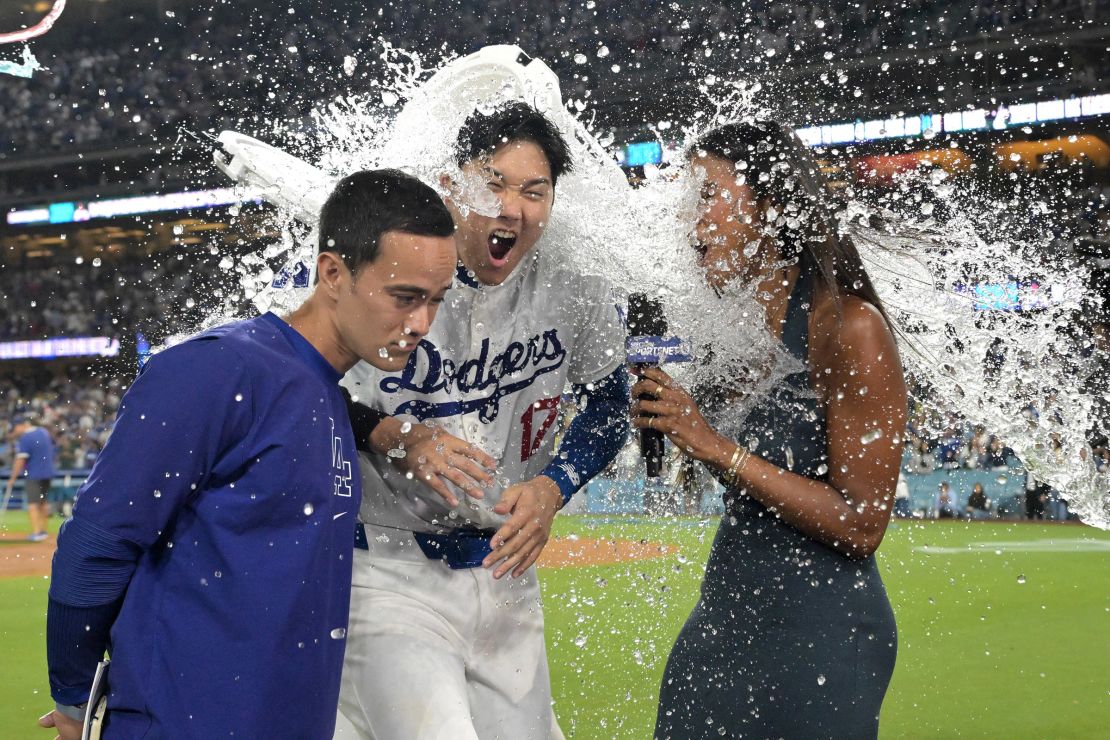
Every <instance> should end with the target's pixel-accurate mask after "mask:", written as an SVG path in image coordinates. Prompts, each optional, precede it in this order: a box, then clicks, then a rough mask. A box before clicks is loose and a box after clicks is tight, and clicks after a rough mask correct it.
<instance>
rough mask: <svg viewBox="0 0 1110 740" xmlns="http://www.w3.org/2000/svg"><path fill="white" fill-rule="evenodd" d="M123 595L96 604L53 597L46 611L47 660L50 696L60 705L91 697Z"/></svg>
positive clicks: (74, 703) (67, 704) (84, 700)
mask: <svg viewBox="0 0 1110 740" xmlns="http://www.w3.org/2000/svg"><path fill="white" fill-rule="evenodd" d="M122 603H123V598H122V597H120V598H119V599H117V600H116V601H114V602H112V603H109V604H103V605H101V606H93V607H77V606H70V605H68V604H62V603H61V602H58V601H55V600H54V599H50V603H49V606H48V607H47V610H46V662H47V666H48V667H49V672H50V695H51V697H52V698H53V699H54V701H56V702H57V703H58V704H62V705H66V706H77V705H79V704H84V703H85V702H86V701H88V699H89V688H90V687H91V686H92V681H93V676H94V675H95V673H96V665H97V663H98V662H100V661H101V660H102V659H103V657H104V652H105V650H106V649H107V647H108V638H109V634H110V632H111V629H112V624H113V623H114V622H115V621H116V617H117V616H118V615H119V610H120V606H121V604H122Z"/></svg>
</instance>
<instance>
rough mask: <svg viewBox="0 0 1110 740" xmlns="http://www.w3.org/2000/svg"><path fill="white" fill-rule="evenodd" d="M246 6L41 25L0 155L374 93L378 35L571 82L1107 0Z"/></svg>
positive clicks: (809, 55) (788, 56)
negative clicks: (531, 61) (497, 46)
mask: <svg viewBox="0 0 1110 740" xmlns="http://www.w3.org/2000/svg"><path fill="white" fill-rule="evenodd" d="M158 5H160V4H158ZM251 5H253V3H237V4H232V5H230V6H229V5H218V6H215V7H209V6H208V5H206V4H203V3H202V4H199V5H197V6H195V7H189V6H185V5H174V6H173V7H175V10H172V11H166V12H164V14H161V15H159V14H158V10H157V9H156V4H154V3H151V4H150V5H149V9H148V10H146V11H145V12H146V13H147V15H146V16H145V17H144V16H143V15H142V14H137V15H130V16H129V17H127V18H126V19H123V18H121V19H120V23H119V24H113V23H112V22H111V21H110V20H105V19H102V20H101V22H99V23H98V24H96V25H95V26H90V27H89V28H87V29H81V33H80V34H76V33H72V34H71V36H72V38H68V39H67V37H65V36H64V35H63V33H62V31H55V32H53V33H52V34H48V35H47V36H44V37H43V38H42V39H41V40H39V41H36V43H35V47H34V51H35V53H36V54H37V55H39V56H40V61H41V62H42V63H43V64H44V65H45V66H46V67H47V68H48V69H47V70H45V71H41V72H38V73H36V74H35V75H34V77H33V78H32V79H31V80H25V79H21V78H14V77H8V76H0V110H3V111H4V119H5V120H4V126H2V127H0V156H2V155H8V154H16V155H27V154H33V153H36V152H39V151H45V150H50V149H57V148H62V147H74V146H76V147H92V146H99V145H108V144H120V143H148V144H149V143H151V141H152V137H159V138H160V139H161V140H163V141H164V140H166V139H167V138H168V139H170V140H172V138H173V137H174V136H176V135H177V133H178V132H179V131H180V129H181V128H183V127H188V128H190V129H192V130H203V129H209V128H215V129H217V130H218V129H219V128H226V127H231V126H235V127H241V126H242V125H243V121H244V118H243V117H244V115H245V112H246V114H247V115H250V114H253V115H255V116H259V117H262V118H269V117H273V116H279V117H281V118H282V119H284V120H287V121H288V120H298V119H301V118H303V117H304V116H305V115H306V114H307V113H308V112H309V110H310V109H311V108H312V107H313V106H314V105H316V104H318V103H319V102H321V101H325V100H328V99H330V98H331V97H333V96H334V95H336V94H340V93H353V92H369V91H370V88H371V87H372V83H373V81H374V80H375V79H376V78H379V77H380V76H381V73H382V69H383V68H382V63H381V59H380V55H381V46H380V44H379V42H378V39H379V38H385V39H388V41H389V42H390V43H391V44H392V45H393V46H394V47H400V48H404V49H409V50H414V51H419V52H421V53H423V54H424V55H425V56H426V57H431V58H432V59H434V58H436V57H438V56H442V55H443V54H444V53H457V54H466V53H469V52H472V51H475V50H477V49H478V48H480V47H482V46H485V45H486V44H489V43H505V42H515V43H519V44H520V45H521V46H522V47H523V48H524V49H526V50H529V51H531V52H532V53H534V54H536V55H537V56H539V57H541V58H543V59H544V60H545V61H547V62H548V63H549V64H551V65H552V66H553V67H554V68H555V69H556V71H557V72H558V73H559V74H560V77H562V78H563V79H564V80H566V81H567V84H568V89H573V88H572V87H571V76H572V74H573V73H575V72H585V71H593V70H594V69H595V68H596V67H597V65H604V67H605V68H608V67H610V66H611V65H613V64H616V65H621V64H623V65H625V66H629V65H633V64H640V65H644V64H646V65H651V64H652V63H654V62H660V63H661V62H664V61H665V60H667V59H671V60H678V61H684V60H697V59H701V60H703V61H704V60H705V59H707V58H708V56H709V54H708V53H707V50H708V48H709V47H713V48H716V49H718V50H719V52H721V53H723V54H727V55H729V58H735V59H754V58H760V59H764V60H766V59H768V58H771V57H774V58H775V59H776V60H782V62H783V63H786V62H789V63H806V62H808V61H819V60H823V59H828V58H830V57H829V56H828V54H829V53H833V54H835V55H836V56H837V58H852V57H855V56H859V55H874V54H880V53H883V52H885V51H889V50H896V49H899V48H903V47H905V46H906V45H908V44H911V43H912V44H914V45H915V46H916V47H918V48H920V47H922V46H929V45H935V44H938V43H943V42H948V41H952V40H956V39H968V38H974V37H976V36H980V35H984V34H1007V33H1013V32H1017V31H1022V32H1025V31H1031V32H1036V33H1044V32H1046V31H1049V30H1051V29H1053V28H1056V27H1060V28H1062V27H1070V28H1075V27H1078V26H1081V25H1082V24H1084V23H1086V22H1090V21H1093V20H1095V19H1097V18H1098V17H1100V15H1099V14H1100V13H1101V14H1102V17H1104V16H1105V14H1106V12H1107V10H1110V0H1025V1H1024V2H997V1H996V0H977V1H976V0H955V1H953V0H947V1H942V0H907V1H906V2H903V3H883V2H878V1H877V0H857V1H855V2H848V1H847V0H834V1H833V2H816V1H815V0H801V1H800V2H794V3H772V2H770V0H747V2H743V3H736V2H721V1H719V0H718V1H717V2H706V3H701V4H699V6H698V7H697V8H696V9H691V8H687V7H684V6H683V5H680V4H678V3H670V4H666V3H657V2H653V1H652V0H627V1H626V2H621V3H615V2H612V1H611V0H552V1H551V2H546V3H542V4H541V3H535V4H523V5H522V4H520V3H517V2H510V0H484V1H483V2H480V3H479V2H475V1H474V0H429V1H428V2H423V3H403V4H401V3H397V4H388V5H382V6H378V7H374V8H371V7H360V6H358V5H357V4H351V3H342V4H338V5H335V4H331V3H323V2H320V0H301V1H300V2H297V1H294V2H291V3H290V4H289V12H288V13H276V12H267V13H256V12H254V11H255V10H256V9H254V8H252V7H250V6H251ZM375 5H377V4H375ZM283 7H285V6H283ZM103 12H106V13H107V12H111V11H110V8H108V7H107V6H106V7H105V9H104V10H103ZM117 25H118V26H119V27H117ZM124 27H125V28H126V30H125V32H122V33H120V32H118V31H119V30H120V29H121V28H124ZM718 58H719V57H718ZM583 65H587V66H583Z"/></svg>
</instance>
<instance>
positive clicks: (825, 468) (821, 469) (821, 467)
mask: <svg viewBox="0 0 1110 740" xmlns="http://www.w3.org/2000/svg"><path fill="white" fill-rule="evenodd" d="M813 472H815V473H817V475H824V474H825V473H827V472H829V466H828V465H826V464H825V463H821V464H820V465H818V466H817V469H816V470H814V471H813Z"/></svg>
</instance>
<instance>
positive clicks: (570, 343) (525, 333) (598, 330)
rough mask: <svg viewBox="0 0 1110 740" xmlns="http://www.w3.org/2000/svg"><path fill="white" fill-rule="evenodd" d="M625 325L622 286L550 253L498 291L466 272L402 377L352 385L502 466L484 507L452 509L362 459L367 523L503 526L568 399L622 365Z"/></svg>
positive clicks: (365, 378)
mask: <svg viewBox="0 0 1110 740" xmlns="http://www.w3.org/2000/svg"><path fill="white" fill-rule="evenodd" d="M624 337H625V329H624V324H623V322H622V321H621V319H620V317H619V315H618V313H617V308H616V303H615V296H614V294H613V291H612V286H611V285H610V284H609V283H608V282H607V281H605V280H604V279H603V278H600V277H597V276H583V275H576V274H573V273H570V272H568V271H567V270H566V269H565V268H561V267H558V266H556V265H554V264H553V262H552V260H551V259H550V258H545V256H544V254H543V252H542V251H540V252H538V253H537V254H535V255H530V256H527V257H525V259H524V260H523V261H522V262H521V264H520V265H518V266H517V268H516V269H515V270H514V271H513V273H512V274H511V275H510V276H509V277H508V278H507V279H506V280H505V282H504V283H502V284H501V285H497V286H488V285H478V284H477V283H476V282H475V281H473V280H472V279H469V278H466V279H464V277H463V276H457V277H456V279H455V283H454V285H453V286H452V288H451V290H450V291H448V293H447V297H446V300H445V301H444V303H443V305H442V306H441V307H440V310H439V313H438V314H437V316H436V319H435V322H434V323H433V324H432V328H431V331H430V332H429V334H428V335H427V336H426V337H425V338H424V339H423V340H422V341H421V342H420V345H419V346H418V348H417V349H416V351H415V352H413V354H412V356H411V357H410V358H409V362H408V364H407V366H406V367H405V369H404V370H403V371H402V372H401V373H394V374H387V373H384V372H382V371H381V370H378V369H376V368H374V367H373V366H372V365H370V364H368V363H366V362H360V363H359V364H358V365H356V366H355V367H354V368H352V369H351V371H350V372H348V373H347V375H346V377H345V378H344V379H343V385H345V386H346V387H347V388H348V390H350V392H351V395H352V396H354V397H355V399H356V400H358V401H360V402H362V403H365V404H367V405H368V406H370V407H372V408H376V409H381V410H383V411H386V412H387V413H390V414H393V415H394V416H402V417H403V418H407V419H408V420H410V421H413V422H414V423H415V422H416V421H417V420H428V421H430V422H434V423H435V424H437V425H439V426H442V427H443V428H444V429H445V430H446V431H448V432H450V433H451V434H453V435H455V436H457V437H460V438H462V439H465V440H467V441H468V442H471V443H473V444H475V445H477V446H478V447H480V448H482V449H483V450H484V451H485V452H487V453H488V454H490V455H491V456H492V457H494V458H495V459H497V460H498V461H499V465H498V469H497V472H496V474H495V478H496V479H497V480H496V483H495V485H494V486H493V487H491V488H490V489H487V490H486V494H485V497H484V498H483V499H481V500H475V499H471V498H469V497H467V496H464V495H461V494H460V495H459V499H460V502H459V505H458V506H457V507H456V508H455V509H454V510H453V511H452V510H448V508H447V506H446V504H444V503H443V502H442V499H441V498H440V497H439V495H438V494H436V493H435V492H434V491H432V490H431V489H430V488H428V487H427V485H425V484H423V483H420V482H418V481H414V480H409V479H406V478H405V476H404V473H402V472H400V471H399V469H397V468H396V467H394V466H393V465H392V464H391V463H390V462H389V461H388V459H387V458H386V457H384V456H377V455H366V454H362V455H360V459H359V467H360V469H361V471H362V481H363V497H362V502H363V503H362V509H361V510H360V513H359V518H360V519H361V520H362V521H363V522H366V523H370V524H378V525H382V526H387V527H398V528H401V529H407V530H411V531H417V532H444V531H446V530H447V529H450V528H454V527H460V526H464V527H478V528H495V527H497V526H498V525H499V524H500V523H501V522H502V521H503V519H504V517H501V516H499V515H496V514H494V513H493V512H492V507H493V506H494V504H496V503H497V501H498V500H499V498H500V495H501V492H502V491H503V490H504V489H505V488H506V487H508V486H509V485H512V484H514V483H519V482H521V481H525V480H528V479H530V478H533V477H535V476H536V475H539V473H540V472H541V471H542V470H543V469H544V468H545V467H546V466H547V465H548V463H550V462H551V459H552V457H553V455H554V437H555V431H556V430H555V422H556V419H557V416H558V405H559V399H560V397H561V395H562V393H563V391H564V389H565V388H566V387H567V385H568V384H569V383H592V382H595V381H597V380H600V379H602V378H604V377H606V376H608V375H610V374H611V373H612V372H613V371H614V370H616V368H617V367H619V366H620V365H621V363H622V362H623V361H624Z"/></svg>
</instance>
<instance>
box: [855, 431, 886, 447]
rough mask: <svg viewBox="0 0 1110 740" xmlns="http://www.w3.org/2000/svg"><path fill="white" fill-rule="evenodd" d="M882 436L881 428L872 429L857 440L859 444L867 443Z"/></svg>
mask: <svg viewBox="0 0 1110 740" xmlns="http://www.w3.org/2000/svg"><path fill="white" fill-rule="evenodd" d="M882 436H883V430H882V429H872V430H871V431H870V432H868V433H867V434H865V435H863V436H862V437H860V438H859V441H860V444H865V445H869V444H871V443H872V442H874V441H875V440H876V439H879V438H880V437H882Z"/></svg>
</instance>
